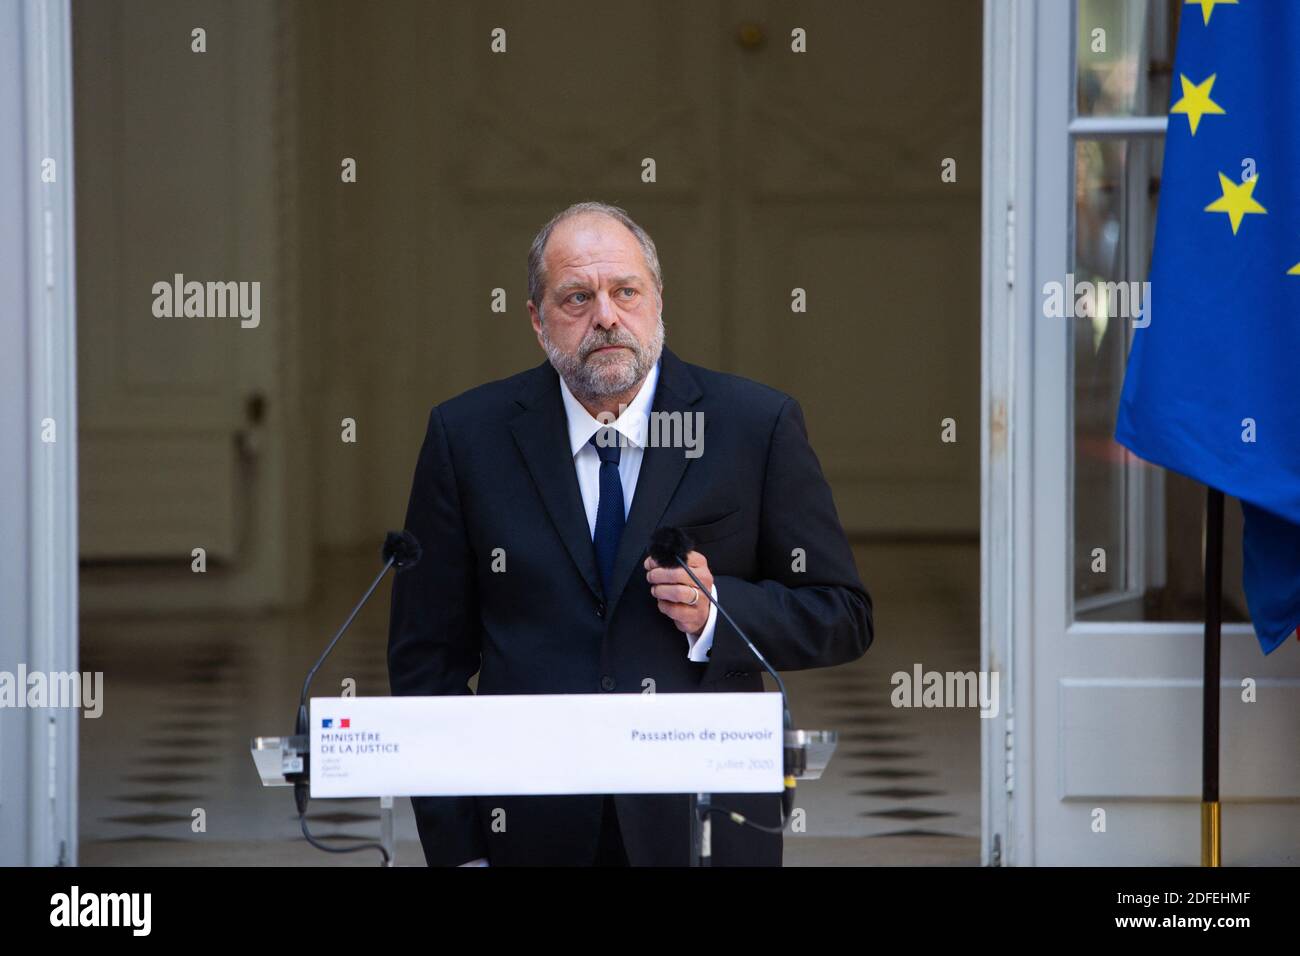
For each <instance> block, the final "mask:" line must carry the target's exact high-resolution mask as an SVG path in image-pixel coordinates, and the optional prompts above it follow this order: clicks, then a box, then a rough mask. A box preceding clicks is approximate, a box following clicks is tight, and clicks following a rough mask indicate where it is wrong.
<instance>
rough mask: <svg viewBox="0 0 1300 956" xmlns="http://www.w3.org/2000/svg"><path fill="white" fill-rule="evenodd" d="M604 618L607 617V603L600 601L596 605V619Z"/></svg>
mask: <svg viewBox="0 0 1300 956" xmlns="http://www.w3.org/2000/svg"><path fill="white" fill-rule="evenodd" d="M604 616H605V602H604V601H598V602H597V603H596V617H599V618H603V617H604Z"/></svg>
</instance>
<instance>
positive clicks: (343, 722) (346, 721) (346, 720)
mask: <svg viewBox="0 0 1300 956" xmlns="http://www.w3.org/2000/svg"><path fill="white" fill-rule="evenodd" d="M320 725H321V726H322V727H324V728H326V729H333V727H334V726H335V719H334V718H333V717H325V718H324V719H322V720H321V722H320ZM338 726H339V727H340V728H343V727H351V726H352V718H351V717H340V718H338Z"/></svg>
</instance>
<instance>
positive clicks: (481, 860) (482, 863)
mask: <svg viewBox="0 0 1300 956" xmlns="http://www.w3.org/2000/svg"><path fill="white" fill-rule="evenodd" d="M460 865H461V866H487V865H488V861H487V857H485V856H481V857H479V858H478V859H477V860H470V861H469V862H468V863H462V864H460Z"/></svg>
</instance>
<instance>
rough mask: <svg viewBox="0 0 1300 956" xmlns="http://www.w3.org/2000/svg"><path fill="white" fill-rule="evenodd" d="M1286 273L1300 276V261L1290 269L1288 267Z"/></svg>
mask: <svg viewBox="0 0 1300 956" xmlns="http://www.w3.org/2000/svg"><path fill="white" fill-rule="evenodd" d="M1286 274H1287V275H1289V276H1300V262H1297V263H1296V264H1295V265H1293V266H1292V267H1291V268H1290V269H1287V270H1286Z"/></svg>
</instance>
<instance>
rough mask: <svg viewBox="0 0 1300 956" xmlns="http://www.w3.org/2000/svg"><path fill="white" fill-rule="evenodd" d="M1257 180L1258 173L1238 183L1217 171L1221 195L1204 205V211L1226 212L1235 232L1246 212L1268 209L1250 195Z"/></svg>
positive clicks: (1265, 211) (1233, 232) (1259, 211)
mask: <svg viewBox="0 0 1300 956" xmlns="http://www.w3.org/2000/svg"><path fill="white" fill-rule="evenodd" d="M1257 182H1259V174H1256V175H1255V176H1254V177H1253V178H1251V179H1248V180H1247V181H1246V182H1244V183H1241V184H1240V185H1238V184H1237V183H1234V182H1233V181H1232V180H1231V179H1229V178H1228V177H1227V176H1225V175H1223V173H1219V186H1220V187H1221V188H1222V189H1223V195H1222V196H1220V197H1219V198H1218V199H1216V200H1214V202H1212V203H1210V204H1209V205H1208V206H1206V207H1205V210H1204V211H1205V212H1226V213H1227V214H1228V219H1229V220H1230V221H1231V222H1232V234H1233V235H1234V236H1235V235H1236V234H1237V227H1238V226H1240V225H1241V220H1242V219H1243V218H1244V217H1245V215H1246V213H1248V212H1258V213H1267V212H1268V210H1267V209H1265V208H1264V207H1263V206H1261V205H1260V204H1259V203H1258V202H1256V201H1255V199H1254V198H1253V196H1252V195H1251V194H1252V193H1254V191H1255V184H1256V183H1257Z"/></svg>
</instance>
